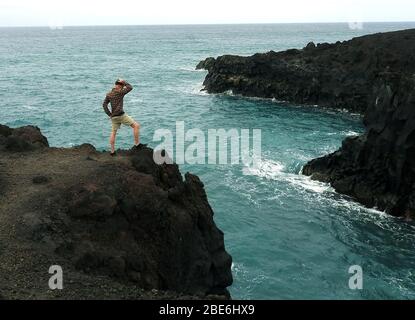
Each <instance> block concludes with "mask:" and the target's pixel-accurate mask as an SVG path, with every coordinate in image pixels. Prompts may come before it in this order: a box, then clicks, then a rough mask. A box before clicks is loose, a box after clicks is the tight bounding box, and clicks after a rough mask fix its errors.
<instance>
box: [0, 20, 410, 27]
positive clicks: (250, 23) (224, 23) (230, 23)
mask: <svg viewBox="0 0 415 320" xmlns="http://www.w3.org/2000/svg"><path fill="white" fill-rule="evenodd" d="M351 22H360V23H364V24H388V23H399V24H405V23H415V20H414V21H362V20H357V21H353V20H350V21H323V22H322V21H320V22H318V21H317V22H312V21H308V22H244V23H235V22H229V23H226V22H222V23H166V24H157V23H154V24H152V23H149V24H90V25H87V24H85V25H82V24H80V25H75V24H73V25H72V24H68V25H66V24H63V26H64V27H65V28H86V27H168V26H173V27H174V26H178V27H180V26H233V25H234V26H249V25H324V24H326V25H334V24H348V23H351ZM0 28H4V29H7V28H10V29H12V28H50V25H16V26H13V25H12V26H10V25H0Z"/></svg>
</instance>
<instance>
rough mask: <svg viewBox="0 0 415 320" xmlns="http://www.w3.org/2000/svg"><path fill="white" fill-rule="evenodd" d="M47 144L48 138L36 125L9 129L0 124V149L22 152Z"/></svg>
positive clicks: (46, 145)
mask: <svg viewBox="0 0 415 320" xmlns="http://www.w3.org/2000/svg"><path fill="white" fill-rule="evenodd" d="M48 146H49V143H48V140H47V139H46V137H44V136H43V135H42V133H41V132H40V129H39V128H38V127H34V126H26V127H21V128H17V129H11V128H9V127H7V126H4V125H1V126H0V150H2V149H3V150H8V151H15V152H22V151H31V150H34V149H39V148H44V147H48Z"/></svg>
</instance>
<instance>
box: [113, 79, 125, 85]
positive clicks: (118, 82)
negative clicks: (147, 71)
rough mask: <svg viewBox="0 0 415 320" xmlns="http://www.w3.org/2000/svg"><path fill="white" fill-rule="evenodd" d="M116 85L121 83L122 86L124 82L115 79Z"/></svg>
mask: <svg viewBox="0 0 415 320" xmlns="http://www.w3.org/2000/svg"><path fill="white" fill-rule="evenodd" d="M115 85H120V86H122V85H123V83H122V82H121V81H120V80H117V81H115Z"/></svg>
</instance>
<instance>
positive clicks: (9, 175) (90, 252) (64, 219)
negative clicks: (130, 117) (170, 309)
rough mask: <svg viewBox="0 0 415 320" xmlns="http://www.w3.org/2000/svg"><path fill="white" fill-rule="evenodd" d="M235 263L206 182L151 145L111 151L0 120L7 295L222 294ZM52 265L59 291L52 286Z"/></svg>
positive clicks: (2, 268) (1, 288)
mask: <svg viewBox="0 0 415 320" xmlns="http://www.w3.org/2000/svg"><path fill="white" fill-rule="evenodd" d="M231 262H232V261H231V257H230V256H229V254H228V253H227V252H226V251H225V248H224V239H223V233H222V232H221V231H220V230H219V229H218V228H217V227H216V225H215V223H214V221H213V212H212V209H211V207H210V205H209V203H208V200H207V196H206V193H205V191H204V187H203V184H202V182H201V181H200V180H199V178H198V177H197V176H194V175H192V174H190V173H187V174H186V175H185V177H184V179H183V178H182V175H181V173H180V171H179V168H178V166H177V165H161V166H160V165H157V164H156V163H155V162H154V161H153V150H152V149H150V148H144V149H142V150H134V151H120V152H119V156H118V157H116V158H113V157H111V156H110V155H109V154H108V153H106V152H104V153H102V152H98V151H96V150H95V148H94V147H93V146H91V145H82V146H79V147H75V148H71V149H63V148H49V147H48V142H47V139H46V138H45V137H44V136H43V135H42V134H41V132H40V131H39V129H38V128H35V127H31V126H29V127H23V128H18V129H11V128H8V127H6V126H0V295H1V296H3V297H4V298H5V299H15V298H18V299H21V298H23V299H27V298H34V299H38V298H42V299H43V298H46V299H47V298H63V299H67V298H68V299H69V298H70V299H78V298H80V299H83V298H92V299H100V298H112V299H118V298H180V297H181V296H183V295H186V297H189V295H191V297H206V296H209V297H227V296H228V292H227V289H226V288H227V287H228V286H230V285H231V284H232V274H231ZM51 265H60V266H61V267H62V268H63V271H64V290H62V291H51V290H49V289H48V279H49V277H50V276H51V275H50V274H48V270H49V267H50V266H51Z"/></svg>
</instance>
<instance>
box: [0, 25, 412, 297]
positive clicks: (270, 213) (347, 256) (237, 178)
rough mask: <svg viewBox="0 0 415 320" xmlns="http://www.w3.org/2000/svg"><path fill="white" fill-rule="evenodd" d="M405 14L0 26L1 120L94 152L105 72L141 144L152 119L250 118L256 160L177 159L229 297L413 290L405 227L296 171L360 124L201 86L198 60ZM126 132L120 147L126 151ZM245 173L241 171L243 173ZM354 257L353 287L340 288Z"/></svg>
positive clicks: (170, 123) (294, 43)
mask: <svg viewBox="0 0 415 320" xmlns="http://www.w3.org/2000/svg"><path fill="white" fill-rule="evenodd" d="M409 27H415V23H412V24H408V23H407V24H365V25H364V28H363V29H361V30H353V29H350V28H349V27H348V25H347V24H314V25H310V24H309V25H302V24H292V25H227V26H219V25H217V26H174V27H173V26H163V27H161V26H151V27H150V26H149V27H88V28H64V29H63V30H51V29H48V28H14V29H5V28H0V82H1V86H0V98H1V112H0V123H4V124H7V125H9V126H13V127H14V126H22V125H26V124H35V125H37V126H39V127H41V128H42V131H43V132H44V134H45V135H46V136H47V137H48V139H49V141H50V143H51V145H53V146H72V145H77V144H80V143H84V142H89V143H92V144H94V145H96V146H97V147H98V148H100V149H104V148H107V145H108V135H109V131H110V123H109V121H108V119H107V117H106V115H105V114H104V113H103V110H102V108H101V104H102V100H103V98H104V95H105V93H106V92H107V91H108V90H109V89H110V88H111V86H112V83H113V82H114V80H115V78H117V77H123V78H126V79H128V80H130V82H131V83H132V84H133V85H134V86H135V90H134V91H133V92H132V93H131V94H130V95H128V96H127V98H126V101H125V105H126V109H127V111H128V113H129V114H130V115H131V116H133V117H134V118H136V119H137V120H139V121H140V123H141V124H142V126H143V131H142V134H143V139H144V140H145V141H147V142H150V145H153V146H155V145H156V144H157V143H153V142H152V137H153V133H154V131H155V130H156V129H159V128H170V129H174V128H175V122H176V121H185V125H186V128H187V129H190V128H199V129H201V130H203V131H206V132H207V130H208V129H219V128H224V129H230V128H260V129H261V130H262V150H263V155H262V161H261V163H260V167H259V168H258V169H256V170H253V169H249V168H246V167H244V166H243V165H234V166H231V165H193V166H191V165H184V166H182V171H183V172H185V171H186V170H188V171H192V172H193V173H195V174H197V175H199V176H200V177H201V179H202V180H203V182H204V183H205V186H206V189H207V192H208V197H209V201H210V203H211V204H212V207H213V209H214V211H215V219H216V222H217V223H218V225H219V227H220V228H221V229H222V230H223V231H224V232H225V240H226V246H227V249H228V251H229V252H230V253H231V254H232V256H233V258H234V265H233V273H234V277H235V283H234V285H233V287H232V288H231V293H232V295H233V297H234V298H241V299H251V298H253V299H298V298H302V299H313V298H322V299H330V298H336V299H351V298H356V299H389V298H390V299H397V298H415V277H414V274H413V270H414V267H415V251H414V240H415V228H414V226H413V225H410V224H406V223H403V222H402V221H400V220H398V219H395V218H391V217H388V216H386V215H384V214H382V213H380V212H378V211H376V210H368V209H365V208H363V207H361V206H359V205H358V204H356V203H354V202H352V201H350V199H347V198H345V197H343V196H341V195H338V194H336V193H335V192H334V191H333V190H332V189H331V188H330V187H329V186H328V185H325V184H322V183H318V182H313V181H310V180H309V179H308V178H306V177H303V176H301V175H299V172H300V171H301V168H302V166H303V165H304V164H305V163H306V162H307V161H308V160H310V159H313V158H315V157H318V156H321V155H324V154H327V153H329V152H332V151H334V150H336V149H337V148H338V147H339V146H340V145H341V141H342V140H343V139H344V138H345V137H346V136H348V135H354V134H356V133H360V132H362V130H363V127H362V123H361V118H360V117H359V116H356V115H351V114H347V113H344V112H333V111H327V110H323V109H319V108H317V107H303V106H289V105H283V104H279V103H276V102H272V101H267V100H255V99H244V98H240V97H234V96H231V95H206V94H201V93H200V92H199V90H200V89H201V84H202V82H203V79H204V77H205V75H206V73H205V72H196V71H194V66H195V65H196V64H197V63H198V62H199V61H200V60H202V59H204V58H205V57H208V56H217V55H222V54H226V53H232V54H241V55H249V54H253V53H255V52H264V51H269V50H275V51H278V50H282V49H288V48H302V47H303V46H305V45H306V44H307V43H308V42H309V41H314V42H326V41H327V42H335V41H338V40H346V39H350V38H352V37H355V36H358V35H362V34H368V33H374V32H379V31H388V30H398V29H404V28H409ZM130 135H131V133H130V130H128V129H124V130H121V131H120V134H119V142H118V146H119V147H130V146H131V144H132V140H131V137H130ZM247 171H248V173H250V174H251V175H245V174H244V173H247ZM351 265H360V266H361V267H362V268H363V272H364V278H363V279H364V288H363V290H360V291H353V290H350V289H349V287H348V281H349V276H350V275H349V274H348V269H349V267H350V266H351Z"/></svg>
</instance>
